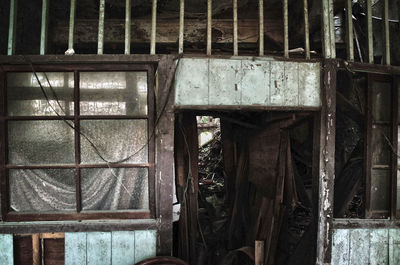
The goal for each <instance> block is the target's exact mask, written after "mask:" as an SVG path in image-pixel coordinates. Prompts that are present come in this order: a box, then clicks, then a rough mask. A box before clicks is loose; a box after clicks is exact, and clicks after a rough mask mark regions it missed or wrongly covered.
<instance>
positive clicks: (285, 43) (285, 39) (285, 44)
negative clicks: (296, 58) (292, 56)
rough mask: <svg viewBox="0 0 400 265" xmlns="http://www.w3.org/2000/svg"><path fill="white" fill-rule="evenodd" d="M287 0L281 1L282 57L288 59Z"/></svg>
mask: <svg viewBox="0 0 400 265" xmlns="http://www.w3.org/2000/svg"><path fill="white" fill-rule="evenodd" d="M288 9H289V7H288V0H283V56H284V57H285V58H289V14H288V12H289V11H288Z"/></svg>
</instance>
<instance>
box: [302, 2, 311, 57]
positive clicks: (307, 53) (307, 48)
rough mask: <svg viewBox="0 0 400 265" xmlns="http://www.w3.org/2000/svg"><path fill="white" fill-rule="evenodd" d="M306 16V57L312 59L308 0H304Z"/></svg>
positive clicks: (304, 14)
mask: <svg viewBox="0 0 400 265" xmlns="http://www.w3.org/2000/svg"><path fill="white" fill-rule="evenodd" d="M303 9H304V12H303V16H304V46H305V55H306V59H310V29H309V24H308V0H303Z"/></svg>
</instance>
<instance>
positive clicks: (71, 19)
mask: <svg viewBox="0 0 400 265" xmlns="http://www.w3.org/2000/svg"><path fill="white" fill-rule="evenodd" d="M75 7H76V0H71V7H70V11H69V33H68V50H67V54H74V53H75V51H74V29H75V10H76V8H75Z"/></svg>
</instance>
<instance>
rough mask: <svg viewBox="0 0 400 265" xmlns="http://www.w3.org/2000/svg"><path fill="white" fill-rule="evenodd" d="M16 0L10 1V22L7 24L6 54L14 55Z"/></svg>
mask: <svg viewBox="0 0 400 265" xmlns="http://www.w3.org/2000/svg"><path fill="white" fill-rule="evenodd" d="M17 6H18V0H11V2H10V23H9V25H8V27H9V28H8V51H7V55H14V53H15V37H16V33H15V32H16V28H17V9H18V7H17Z"/></svg>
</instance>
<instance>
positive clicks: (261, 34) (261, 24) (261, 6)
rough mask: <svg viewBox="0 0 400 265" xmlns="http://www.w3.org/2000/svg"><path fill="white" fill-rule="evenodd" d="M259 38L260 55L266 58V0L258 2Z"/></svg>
mask: <svg viewBox="0 0 400 265" xmlns="http://www.w3.org/2000/svg"><path fill="white" fill-rule="evenodd" d="M258 12H259V14H258V19H259V26H258V29H259V31H258V37H259V46H258V49H259V50H258V55H259V56H264V0H258Z"/></svg>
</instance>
